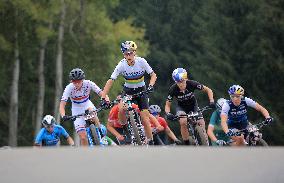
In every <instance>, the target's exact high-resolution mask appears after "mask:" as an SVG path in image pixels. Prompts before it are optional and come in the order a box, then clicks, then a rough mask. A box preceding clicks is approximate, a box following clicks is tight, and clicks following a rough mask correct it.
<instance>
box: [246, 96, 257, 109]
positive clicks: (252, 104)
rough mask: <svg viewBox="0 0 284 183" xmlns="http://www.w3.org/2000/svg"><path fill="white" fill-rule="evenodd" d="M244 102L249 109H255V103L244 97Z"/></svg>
mask: <svg viewBox="0 0 284 183" xmlns="http://www.w3.org/2000/svg"><path fill="white" fill-rule="evenodd" d="M245 101H246V103H247V105H248V106H249V107H252V108H254V109H255V107H256V102H255V101H254V100H252V99H250V98H247V97H245Z"/></svg>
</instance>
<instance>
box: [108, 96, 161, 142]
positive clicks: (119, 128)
mask: <svg viewBox="0 0 284 183" xmlns="http://www.w3.org/2000/svg"><path fill="white" fill-rule="evenodd" d="M118 98H120V97H118ZM132 108H134V109H136V110H137V111H138V113H139V114H140V113H141V112H140V110H139V107H138V105H136V104H132ZM126 112H127V105H126V104H124V103H123V102H122V100H121V101H120V102H119V103H118V104H117V105H115V106H113V107H112V108H111V110H110V112H109V117H108V122H107V129H108V131H109V132H110V133H111V134H113V135H114V136H115V137H116V139H117V141H118V142H119V144H120V145H128V144H131V137H130V134H129V133H128V130H127V124H128V123H127V116H126ZM149 118H150V122H151V123H152V121H154V122H153V123H155V124H156V126H157V130H158V131H162V130H163V129H164V128H163V126H161V125H160V124H159V122H158V121H157V119H156V118H155V117H154V116H153V115H151V114H150V115H149Z"/></svg>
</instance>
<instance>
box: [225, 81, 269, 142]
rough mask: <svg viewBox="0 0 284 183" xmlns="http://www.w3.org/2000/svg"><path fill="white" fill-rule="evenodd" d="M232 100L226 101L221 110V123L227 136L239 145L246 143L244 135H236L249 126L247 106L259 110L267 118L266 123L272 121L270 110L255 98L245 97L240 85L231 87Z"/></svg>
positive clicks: (229, 91)
mask: <svg viewBox="0 0 284 183" xmlns="http://www.w3.org/2000/svg"><path fill="white" fill-rule="evenodd" d="M228 93H229V95H230V100H229V101H226V102H225V103H224V105H223V107H222V111H221V125H222V128H223V130H224V132H225V133H226V134H227V136H229V137H231V138H232V140H233V141H234V144H232V145H237V146H242V145H245V140H244V135H241V136H236V131H235V129H237V130H242V129H245V128H246V127H247V126H248V124H249V123H248V114H247V108H248V106H249V107H252V108H254V109H255V110H257V111H259V112H260V113H261V114H262V115H263V116H264V118H265V124H266V125H267V124H269V123H271V122H272V120H273V119H272V118H271V117H270V115H269V113H268V111H267V110H266V109H265V108H264V107H263V106H261V105H260V104H258V103H257V102H255V101H254V100H252V99H250V98H248V97H244V89H243V88H242V87H241V86H240V85H233V86H231V87H230V88H229V90H228Z"/></svg>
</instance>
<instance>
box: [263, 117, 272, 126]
mask: <svg viewBox="0 0 284 183" xmlns="http://www.w3.org/2000/svg"><path fill="white" fill-rule="evenodd" d="M272 121H273V118H272V117H268V118H266V119H265V121H264V125H268V124H269V123H271V122H272Z"/></svg>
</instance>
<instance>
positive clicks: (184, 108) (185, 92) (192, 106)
mask: <svg viewBox="0 0 284 183" xmlns="http://www.w3.org/2000/svg"><path fill="white" fill-rule="evenodd" d="M172 78H173V80H174V81H175V84H173V85H172V86H171V87H170V89H169V93H168V97H167V101H166V105H165V112H166V117H167V119H169V120H173V119H174V117H175V116H174V115H173V114H172V113H170V110H171V103H172V101H173V98H174V97H175V98H176V100H177V107H176V115H182V114H187V113H189V112H191V111H197V109H198V104H197V101H196V98H195V96H194V90H196V89H197V90H201V91H203V92H205V93H207V95H208V98H209V106H210V107H212V108H215V104H214V98H213V92H212V90H211V89H210V88H208V87H207V86H205V85H203V84H200V83H199V82H197V81H194V80H189V79H188V77H187V72H186V70H185V69H183V68H177V69H175V70H174V71H173V73H172ZM197 122H198V124H199V125H200V126H202V127H203V128H204V134H205V136H207V134H206V130H205V121H204V119H203V116H202V115H201V116H200V117H199V119H198V120H197ZM179 123H180V131H181V136H182V139H183V141H184V144H185V145H189V144H190V141H189V132H188V128H187V119H186V118H180V119H179Z"/></svg>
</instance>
